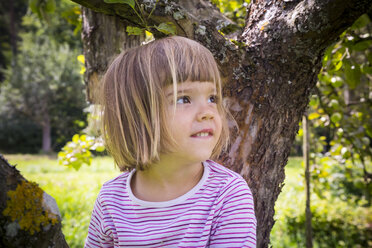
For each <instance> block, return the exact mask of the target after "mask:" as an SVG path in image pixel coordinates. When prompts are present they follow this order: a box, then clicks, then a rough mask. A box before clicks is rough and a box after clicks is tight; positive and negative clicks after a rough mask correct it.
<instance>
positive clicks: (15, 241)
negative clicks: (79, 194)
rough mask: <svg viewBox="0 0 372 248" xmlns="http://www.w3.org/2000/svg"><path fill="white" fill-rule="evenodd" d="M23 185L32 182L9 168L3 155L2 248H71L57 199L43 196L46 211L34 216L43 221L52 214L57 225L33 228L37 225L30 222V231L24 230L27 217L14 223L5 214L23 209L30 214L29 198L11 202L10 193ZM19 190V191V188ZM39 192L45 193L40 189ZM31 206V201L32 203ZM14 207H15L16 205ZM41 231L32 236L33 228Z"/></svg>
mask: <svg viewBox="0 0 372 248" xmlns="http://www.w3.org/2000/svg"><path fill="white" fill-rule="evenodd" d="M22 183H26V184H27V183H29V182H28V181H27V180H26V179H25V178H24V177H23V176H22V175H21V174H20V173H19V171H18V170H17V169H16V168H15V166H11V165H9V163H8V162H7V161H6V160H5V158H4V157H3V156H2V155H1V154H0V189H1V191H0V247H7V248H19V247H25V248H28V247H38V248H48V247H58V248H65V247H66V248H67V247H68V245H67V243H66V241H65V238H64V235H63V233H62V230H61V216H60V214H59V210H58V207H57V204H56V202H55V200H54V199H53V198H52V197H51V196H49V195H48V194H46V193H45V192H44V193H42V199H39V200H40V201H42V208H40V209H37V211H34V212H33V213H32V218H39V217H41V216H43V215H45V213H46V212H48V213H50V215H49V216H52V215H53V216H54V217H57V222H56V223H55V224H53V225H52V224H46V225H43V226H37V227H36V226H32V225H33V222H32V221H31V220H30V219H28V223H29V224H28V225H27V228H28V229H25V228H21V226H20V225H19V221H20V220H21V219H22V218H29V217H30V216H28V217H25V216H24V215H23V216H22V215H18V216H16V219H15V220H12V218H11V216H8V215H5V214H4V210H5V209H7V208H13V207H20V206H21V207H22V208H24V211H22V213H23V214H25V213H27V212H28V211H29V207H30V206H26V205H27V204H24V201H27V199H24V198H21V197H19V198H17V202H16V204H14V203H15V202H11V201H9V200H10V197H9V195H8V192H12V191H13V192H14V191H15V190H16V189H17V187H19V186H20V185H22ZM18 189H19V188H18ZM36 189H37V190H40V191H42V190H41V189H39V188H36ZM28 197H31V198H32V197H35V194H34V193H32V195H28ZM28 203H30V201H29V202H28ZM12 204H13V205H12ZM35 228H36V229H38V228H40V231H36V232H35V233H33V234H31V232H30V231H29V230H30V229H35Z"/></svg>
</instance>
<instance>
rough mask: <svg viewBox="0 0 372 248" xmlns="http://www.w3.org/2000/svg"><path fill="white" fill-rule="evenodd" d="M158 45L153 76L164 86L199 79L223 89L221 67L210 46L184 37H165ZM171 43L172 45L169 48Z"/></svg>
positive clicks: (153, 59) (155, 52)
mask: <svg viewBox="0 0 372 248" xmlns="http://www.w3.org/2000/svg"><path fill="white" fill-rule="evenodd" d="M150 44H151V43H150ZM150 44H148V45H150ZM151 45H152V44H151ZM154 45H156V47H155V49H153V54H152V56H151V58H152V61H151V65H152V66H153V68H154V75H153V76H154V77H156V81H158V82H161V84H162V87H165V86H168V85H171V84H175V83H182V82H194V81H199V82H212V83H214V84H215V85H216V88H217V90H218V91H219V89H220V88H221V79H220V74H219V70H218V67H217V64H216V62H215V60H214V57H213V55H212V54H211V53H210V51H209V50H208V49H207V48H205V47H203V46H201V45H200V44H199V43H197V42H196V41H193V40H189V39H186V38H182V37H178V39H172V40H164V42H162V43H158V44H154ZM164 47H166V48H167V49H164ZM170 47H172V49H169V48H170Z"/></svg>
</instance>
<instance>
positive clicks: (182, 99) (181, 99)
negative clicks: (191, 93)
mask: <svg viewBox="0 0 372 248" xmlns="http://www.w3.org/2000/svg"><path fill="white" fill-rule="evenodd" d="M177 103H179V104H185V103H190V97H188V96H181V97H178V98H177Z"/></svg>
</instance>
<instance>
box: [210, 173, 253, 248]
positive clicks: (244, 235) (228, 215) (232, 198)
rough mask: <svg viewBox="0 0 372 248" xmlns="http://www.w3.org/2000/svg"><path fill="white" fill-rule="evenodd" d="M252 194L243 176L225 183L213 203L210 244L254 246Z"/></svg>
mask: <svg viewBox="0 0 372 248" xmlns="http://www.w3.org/2000/svg"><path fill="white" fill-rule="evenodd" d="M256 225H257V222H256V217H255V213H254V203H253V195H252V192H251V190H250V189H249V187H248V185H247V182H246V181H245V180H244V179H243V178H241V177H240V178H239V177H238V178H235V179H233V180H232V181H230V182H229V183H228V184H227V186H226V187H224V189H223V191H222V193H221V195H220V197H219V198H218V201H217V204H216V215H215V219H214V224H213V225H212V226H213V227H212V232H211V237H210V247H211V248H220V247H229V248H231V247H239V248H242V247H256Z"/></svg>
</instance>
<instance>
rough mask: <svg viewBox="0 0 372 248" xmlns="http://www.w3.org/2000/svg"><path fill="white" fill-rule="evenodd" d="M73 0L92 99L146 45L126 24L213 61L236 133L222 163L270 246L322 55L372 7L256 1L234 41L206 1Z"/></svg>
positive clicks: (262, 243) (339, 1)
mask: <svg viewBox="0 0 372 248" xmlns="http://www.w3.org/2000/svg"><path fill="white" fill-rule="evenodd" d="M74 1H75V2H77V3H79V4H81V5H83V6H85V7H87V8H83V41H84V49H85V57H86V65H87V72H86V75H85V76H86V81H87V84H88V90H89V91H90V92H92V91H94V89H95V85H96V84H97V83H98V82H99V78H100V76H101V75H102V73H103V72H104V70H105V69H106V67H107V64H108V61H109V59H110V58H111V57H112V56H113V55H115V54H117V53H118V52H119V51H120V50H122V49H126V48H129V47H131V46H134V45H139V44H140V43H141V41H143V39H144V36H143V35H140V36H129V35H127V34H126V32H125V30H126V28H127V27H128V26H130V27H133V26H134V27H137V28H146V29H148V31H151V32H152V33H153V34H154V36H155V38H159V37H162V36H164V33H163V32H162V31H164V29H163V30H162V27H167V28H166V30H168V31H170V32H172V30H173V29H174V31H175V33H176V34H177V35H181V36H186V37H188V38H191V39H194V40H197V41H199V42H200V43H202V44H203V45H205V46H206V47H207V48H208V49H209V50H210V51H211V52H212V53H213V54H214V56H215V58H216V61H217V62H218V63H219V66H220V70H221V73H222V75H223V78H224V81H225V83H226V84H225V86H224V90H223V92H224V95H225V97H226V98H227V101H228V104H229V108H230V111H231V112H232V113H233V115H234V116H235V119H236V121H237V122H238V125H239V131H238V132H233V137H232V145H231V147H230V149H229V151H227V152H225V153H224V154H222V155H221V157H220V162H222V163H223V164H225V165H226V166H228V167H230V168H231V169H233V170H235V171H236V172H238V173H240V174H241V175H242V176H243V177H244V178H245V179H246V180H247V182H248V184H249V186H250V187H251V189H252V191H253V194H254V196H255V208H256V215H257V220H258V230H257V239H258V244H257V246H258V247H267V246H268V244H269V235H270V230H271V228H272V226H273V225H274V220H273V215H274V204H275V201H276V199H277V197H278V195H279V193H280V191H281V188H282V186H283V180H284V177H285V176H284V166H285V164H286V162H287V159H288V155H289V153H290V147H291V144H292V142H293V140H294V138H295V135H296V133H297V131H298V123H299V121H300V120H301V117H302V115H303V113H304V111H305V109H306V107H307V105H308V102H309V100H308V98H309V95H310V92H311V90H312V89H313V88H314V86H315V83H316V81H317V74H318V73H319V70H320V68H321V65H322V58H323V55H324V51H325V49H326V48H327V47H328V46H329V45H331V44H332V43H333V42H335V41H336V40H337V38H338V37H339V35H340V34H341V33H342V32H343V31H344V30H345V29H346V28H347V27H349V26H350V25H351V24H352V23H353V22H354V21H355V20H356V19H357V18H358V17H359V16H361V15H362V14H363V13H365V12H368V11H371V9H372V2H371V1H370V0H358V1H351V0H346V1H345V0H322V1H320V0H308V1H301V0H286V1H282V0H273V1H264V0H256V1H252V2H251V3H250V4H249V5H248V6H247V17H246V20H245V25H244V27H243V28H242V29H237V31H235V32H232V33H227V32H226V30H228V27H236V26H238V25H236V24H234V22H233V21H231V20H229V19H228V18H226V17H225V16H224V15H223V14H221V13H220V11H219V10H218V9H217V8H216V7H215V6H214V5H212V4H211V3H210V2H209V1H194V0H192V1H163V0H159V1H131V0H115V1H111V0H104V1H102V0H94V1H86V0H74ZM88 8H89V9H88ZM150 13H151V14H150ZM161 23H163V25H162V26H161ZM164 23H165V24H164ZM221 29H223V30H224V31H225V32H226V34H225V35H224V34H221V33H220V32H219V30H221ZM130 30H133V28H130ZM232 30H236V28H232ZM231 38H234V40H230V39H231ZM91 96H92V94H91V93H90V97H91Z"/></svg>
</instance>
